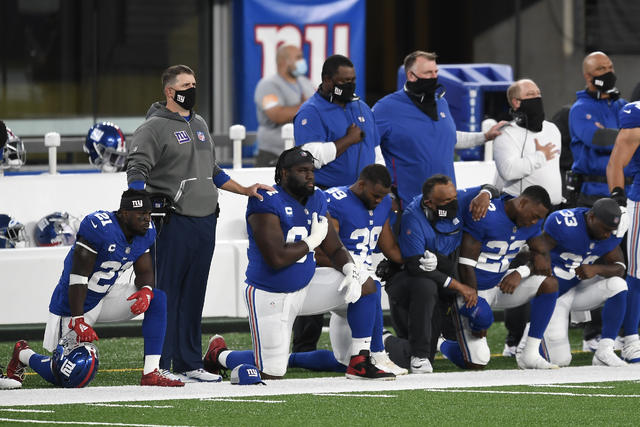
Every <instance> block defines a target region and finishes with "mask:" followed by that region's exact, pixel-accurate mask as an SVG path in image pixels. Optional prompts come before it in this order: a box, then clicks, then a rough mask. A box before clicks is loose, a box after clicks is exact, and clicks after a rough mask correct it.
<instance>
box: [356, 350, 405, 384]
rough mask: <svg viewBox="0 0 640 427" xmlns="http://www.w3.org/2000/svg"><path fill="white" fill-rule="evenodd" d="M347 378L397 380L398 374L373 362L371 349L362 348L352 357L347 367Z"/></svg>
mask: <svg viewBox="0 0 640 427" xmlns="http://www.w3.org/2000/svg"><path fill="white" fill-rule="evenodd" d="M346 376H347V378H349V379H352V380H395V379H396V376H395V375H394V374H392V373H391V372H386V371H383V370H382V369H379V368H377V367H376V365H374V364H373V363H371V355H370V354H369V350H360V353H358V354H357V355H356V356H352V357H351V361H350V362H349V366H348V367H347V374H346Z"/></svg>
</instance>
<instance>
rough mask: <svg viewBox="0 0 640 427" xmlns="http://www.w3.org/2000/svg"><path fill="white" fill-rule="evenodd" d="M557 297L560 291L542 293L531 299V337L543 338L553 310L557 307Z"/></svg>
mask: <svg viewBox="0 0 640 427" xmlns="http://www.w3.org/2000/svg"><path fill="white" fill-rule="evenodd" d="M557 299H558V291H556V292H553V293H550V294H540V295H538V296H536V297H534V298H533V299H532V300H531V323H530V325H529V336H530V337H533V338H540V339H542V335H543V334H544V331H545V329H547V325H548V324H549V320H551V315H552V314H553V310H554V309H555V308H556V301H557Z"/></svg>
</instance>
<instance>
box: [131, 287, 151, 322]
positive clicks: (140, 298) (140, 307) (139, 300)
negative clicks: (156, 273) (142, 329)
mask: <svg viewBox="0 0 640 427" xmlns="http://www.w3.org/2000/svg"><path fill="white" fill-rule="evenodd" d="M133 299H135V300H136V302H134V303H133V305H132V306H131V312H132V313H133V314H135V315H136V316H137V315H138V314H142V313H144V312H145V311H147V309H148V308H149V304H151V300H152V299H153V289H151V286H144V287H143V288H142V289H140V290H139V291H138V292H134V293H133V295H131V296H130V297H129V298H127V301H131V300H133Z"/></svg>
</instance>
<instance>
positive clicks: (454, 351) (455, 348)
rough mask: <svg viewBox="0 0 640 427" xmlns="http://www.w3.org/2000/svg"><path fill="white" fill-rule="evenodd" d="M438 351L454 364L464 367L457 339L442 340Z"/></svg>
mask: <svg viewBox="0 0 640 427" xmlns="http://www.w3.org/2000/svg"><path fill="white" fill-rule="evenodd" d="M440 353H442V354H443V355H444V357H446V358H447V359H449V360H450V361H451V362H453V363H454V364H455V365H456V366H458V367H460V368H462V369H466V365H465V363H464V357H462V350H460V345H459V344H458V342H457V341H449V340H444V341H443V342H442V344H441V345H440Z"/></svg>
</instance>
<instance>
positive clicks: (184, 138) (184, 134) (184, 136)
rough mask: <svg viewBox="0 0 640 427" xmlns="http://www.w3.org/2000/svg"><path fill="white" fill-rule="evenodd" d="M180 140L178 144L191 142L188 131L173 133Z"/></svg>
mask: <svg viewBox="0 0 640 427" xmlns="http://www.w3.org/2000/svg"><path fill="white" fill-rule="evenodd" d="M173 134H174V135H175V136H176V139H177V140H178V144H184V143H185V142H190V141H191V138H189V134H188V133H187V131H186V130H180V131H178V132H174V133H173Z"/></svg>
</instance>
